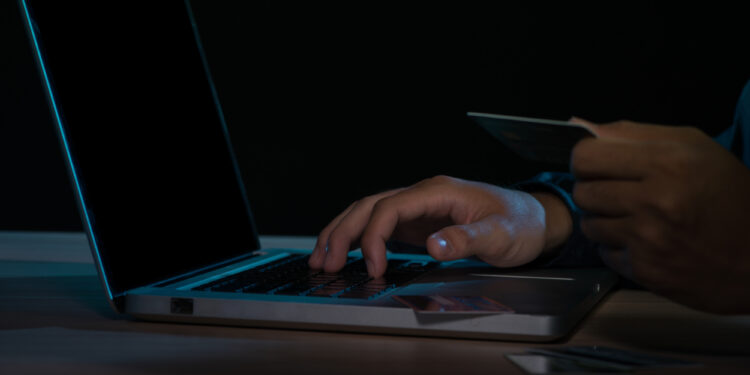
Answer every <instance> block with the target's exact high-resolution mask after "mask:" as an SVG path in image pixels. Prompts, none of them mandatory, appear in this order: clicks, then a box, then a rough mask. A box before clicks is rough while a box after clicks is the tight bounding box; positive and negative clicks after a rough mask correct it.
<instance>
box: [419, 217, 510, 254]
mask: <svg viewBox="0 0 750 375" xmlns="http://www.w3.org/2000/svg"><path fill="white" fill-rule="evenodd" d="M504 220H505V219H503V218H501V217H499V216H488V217H486V218H484V219H482V220H479V221H477V222H474V223H471V224H465V225H452V226H449V227H445V228H443V229H441V230H440V231H437V232H435V233H433V234H432V235H431V236H430V237H428V238H427V252H428V253H429V254H430V255H431V256H432V257H433V258H435V259H436V260H439V261H449V260H456V259H463V258H467V257H470V256H473V255H477V256H480V257H481V256H482V255H485V254H499V253H502V252H503V251H504V249H507V248H510V236H509V235H508V232H507V230H506V228H505V225H502V223H503V221H504Z"/></svg>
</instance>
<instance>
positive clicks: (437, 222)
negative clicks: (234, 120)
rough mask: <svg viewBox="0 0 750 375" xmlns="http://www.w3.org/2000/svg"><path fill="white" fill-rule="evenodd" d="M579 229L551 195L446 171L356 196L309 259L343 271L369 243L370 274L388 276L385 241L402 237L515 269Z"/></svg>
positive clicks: (438, 254) (444, 253) (437, 253)
mask: <svg viewBox="0 0 750 375" xmlns="http://www.w3.org/2000/svg"><path fill="white" fill-rule="evenodd" d="M566 219H567V221H566ZM550 221H555V222H558V223H560V224H559V225H549V222H550ZM571 227H572V224H571V219H570V214H569V213H568V210H567V208H566V207H565V206H564V204H563V203H562V202H561V201H560V200H559V199H558V198H556V197H554V196H552V195H551V194H539V195H537V196H536V197H534V196H532V195H530V194H528V193H524V192H520V191H513V190H508V189H503V188H500V187H496V186H492V185H488V184H484V183H479V182H470V181H464V180H460V179H456V178H451V177H445V176H438V177H433V178H430V179H427V180H424V181H421V182H419V183H417V184H415V185H413V186H411V187H408V188H402V189H395V190H391V191H387V192H384V193H380V194H376V195H372V196H369V197H366V198H364V199H361V200H359V201H357V202H354V203H353V204H352V205H350V206H349V208H347V209H346V210H345V211H344V212H342V213H341V214H340V215H339V216H337V217H336V218H335V219H334V220H333V221H332V222H331V223H330V224H328V226H326V227H325V228H324V229H323V231H321V233H320V236H319V237H318V241H317V244H316V245H315V249H314V250H313V253H312V255H311V256H310V262H309V264H310V267H311V268H315V269H320V268H324V269H325V271H327V272H336V271H338V270H340V269H341V268H342V267H343V266H344V264H345V263H346V256H347V253H348V252H349V250H352V249H355V248H357V247H359V246H360V245H361V247H362V254H363V256H364V258H365V261H366V264H367V270H368V273H369V274H370V275H371V276H372V277H380V276H382V275H383V273H384V272H385V269H386V264H387V261H386V254H385V253H386V248H385V243H386V241H388V240H389V239H397V240H399V241H403V242H406V243H410V244H413V245H425V246H426V247H427V251H428V253H429V254H430V255H431V256H432V257H433V258H435V259H437V260H440V261H447V260H455V259H460V258H465V257H468V256H472V255H476V256H477V257H479V258H480V259H482V260H484V261H485V262H487V263H490V264H493V265H495V266H500V267H511V266H517V265H521V264H524V263H527V262H530V261H532V260H534V259H535V258H536V257H537V256H539V254H540V253H542V251H543V250H544V249H545V248H553V247H555V246H557V245H559V244H561V243H562V242H564V241H565V239H566V238H567V237H568V236H569V234H570V231H571ZM550 228H553V229H554V230H550Z"/></svg>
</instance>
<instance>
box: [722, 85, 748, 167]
mask: <svg viewBox="0 0 750 375" xmlns="http://www.w3.org/2000/svg"><path fill="white" fill-rule="evenodd" d="M715 139H716V142H719V143H720V144H721V145H722V146H724V148H726V149H727V150H729V151H731V152H732V153H733V154H734V155H735V156H737V157H738V158H739V159H740V160H742V162H743V163H744V164H745V165H746V166H750V152H748V150H750V81H748V83H747V84H745V88H744V89H743V90H742V94H741V95H740V99H739V101H737V109H736V111H735V112H734V123H733V124H732V126H730V127H729V128H728V129H726V130H724V132H722V133H721V134H719V135H718V136H717V137H716V138H715Z"/></svg>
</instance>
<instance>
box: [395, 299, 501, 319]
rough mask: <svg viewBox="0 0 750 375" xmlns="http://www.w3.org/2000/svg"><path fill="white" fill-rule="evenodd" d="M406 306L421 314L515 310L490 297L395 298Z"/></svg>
mask: <svg viewBox="0 0 750 375" xmlns="http://www.w3.org/2000/svg"><path fill="white" fill-rule="evenodd" d="M391 298H393V299H394V300H396V301H397V302H400V303H401V304H403V305H404V306H407V307H411V308H412V309H413V310H414V312H417V313H421V314H425V313H426V314H441V313H443V314H444V313H449V314H497V313H512V312H513V309H511V308H510V307H508V306H505V305H503V304H502V303H500V302H498V301H495V300H494V299H492V298H489V297H482V296H438V295H432V296H420V295H409V296H393V297H391Z"/></svg>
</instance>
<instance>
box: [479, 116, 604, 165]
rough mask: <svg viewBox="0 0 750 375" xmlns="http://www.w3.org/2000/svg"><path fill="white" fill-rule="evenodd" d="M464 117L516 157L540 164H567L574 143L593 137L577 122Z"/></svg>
mask: <svg viewBox="0 0 750 375" xmlns="http://www.w3.org/2000/svg"><path fill="white" fill-rule="evenodd" d="M467 115H468V116H469V117H471V118H472V119H473V120H474V121H476V122H477V123H478V124H479V125H480V126H481V127H482V128H484V129H485V130H486V131H488V132H489V133H490V134H491V135H492V136H493V137H495V138H496V139H498V140H499V141H500V142H502V143H503V144H504V145H505V146H507V147H508V148H510V149H511V150H513V151H514V152H516V153H517V154H519V155H521V156H523V157H525V158H527V159H530V160H534V161H539V162H545V163H556V164H569V162H570V153H571V151H573V147H574V146H575V145H576V143H578V141H580V140H581V139H583V138H586V137H596V133H594V131H593V129H591V128H590V127H588V126H586V125H583V124H578V123H572V122H566V121H556V120H546V119H536V118H529V117H517V116H506V115H496V114H489V113H477V112H469V113H467Z"/></svg>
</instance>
